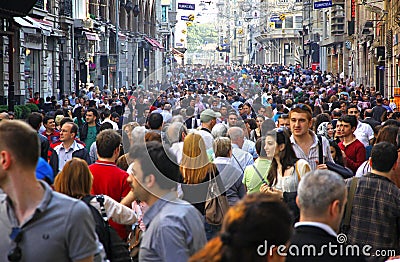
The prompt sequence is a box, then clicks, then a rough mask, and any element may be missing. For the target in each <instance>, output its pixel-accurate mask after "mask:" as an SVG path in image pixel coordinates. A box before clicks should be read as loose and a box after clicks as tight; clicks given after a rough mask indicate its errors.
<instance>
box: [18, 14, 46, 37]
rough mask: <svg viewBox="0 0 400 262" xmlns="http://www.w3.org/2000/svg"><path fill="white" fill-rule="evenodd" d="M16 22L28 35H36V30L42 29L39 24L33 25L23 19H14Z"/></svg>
mask: <svg viewBox="0 0 400 262" xmlns="http://www.w3.org/2000/svg"><path fill="white" fill-rule="evenodd" d="M14 22H15V23H17V24H18V25H19V26H20V27H21V28H22V31H24V33H27V34H36V29H39V30H41V29H42V28H41V27H40V25H39V24H37V23H34V24H32V23H30V22H29V21H28V20H26V19H24V18H23V17H14Z"/></svg>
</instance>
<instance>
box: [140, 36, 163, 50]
mask: <svg viewBox="0 0 400 262" xmlns="http://www.w3.org/2000/svg"><path fill="white" fill-rule="evenodd" d="M144 39H145V40H146V41H147V42H149V43H150V44H151V45H152V46H153V47H155V48H158V49H160V50H163V49H164V47H163V46H162V45H161V44H160V43H159V42H158V41H157V40H156V39H153V38H150V37H146V36H145V37H144Z"/></svg>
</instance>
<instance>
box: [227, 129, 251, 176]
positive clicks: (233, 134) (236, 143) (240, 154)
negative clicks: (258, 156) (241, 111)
mask: <svg viewBox="0 0 400 262" xmlns="http://www.w3.org/2000/svg"><path fill="white" fill-rule="evenodd" d="M228 135H229V138H230V139H231V141H232V164H233V165H234V166H235V167H237V168H238V169H240V170H241V172H242V173H244V170H245V168H246V167H247V166H250V165H252V164H254V159H253V156H252V155H251V154H250V153H248V152H246V151H244V150H242V147H243V144H244V132H243V129H241V128H240V127H231V128H229V130H228Z"/></svg>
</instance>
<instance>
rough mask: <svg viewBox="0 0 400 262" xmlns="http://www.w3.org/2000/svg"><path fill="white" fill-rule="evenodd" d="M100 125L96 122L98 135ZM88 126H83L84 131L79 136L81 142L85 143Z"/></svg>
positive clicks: (85, 124)
mask: <svg viewBox="0 0 400 262" xmlns="http://www.w3.org/2000/svg"><path fill="white" fill-rule="evenodd" d="M100 126H101V125H100V123H99V122H96V134H98V133H99V132H100ZM88 128H89V127H88V124H87V123H86V122H85V123H84V124H83V126H82V130H81V133H80V134H79V140H81V141H85V139H86V138H87V134H88Z"/></svg>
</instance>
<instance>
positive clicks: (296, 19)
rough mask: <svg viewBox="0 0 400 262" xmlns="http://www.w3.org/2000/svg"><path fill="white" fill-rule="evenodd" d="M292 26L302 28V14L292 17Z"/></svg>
mask: <svg viewBox="0 0 400 262" xmlns="http://www.w3.org/2000/svg"><path fill="white" fill-rule="evenodd" d="M294 28H296V29H302V28H303V17H302V16H295V17H294Z"/></svg>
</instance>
